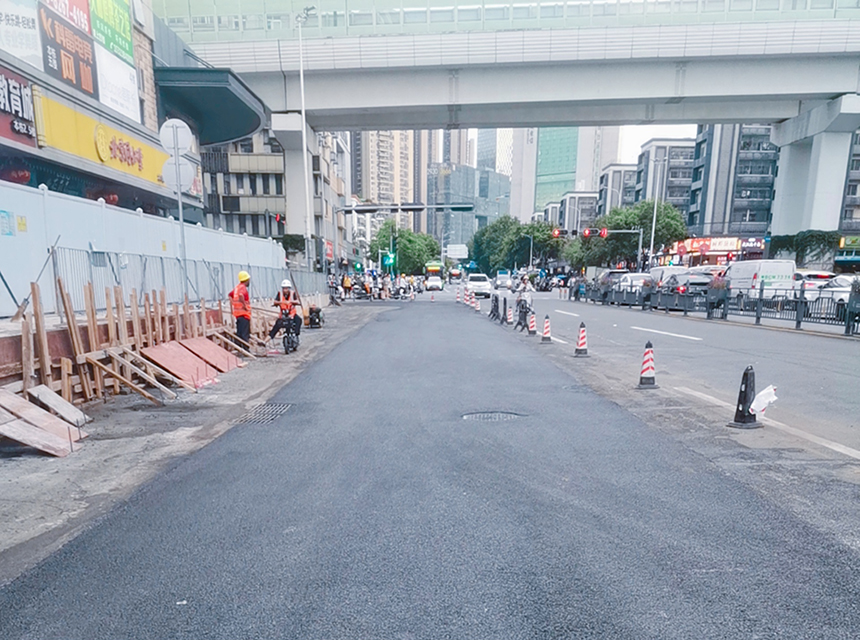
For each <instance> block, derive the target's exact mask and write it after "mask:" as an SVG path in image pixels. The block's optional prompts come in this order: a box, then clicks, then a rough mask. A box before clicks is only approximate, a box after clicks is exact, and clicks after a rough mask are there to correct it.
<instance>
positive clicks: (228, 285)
mask: <svg viewBox="0 0 860 640" xmlns="http://www.w3.org/2000/svg"><path fill="white" fill-rule="evenodd" d="M53 262H54V273H55V274H56V275H57V276H59V277H61V278H62V279H63V283H64V286H65V289H66V291H67V292H68V293H69V297H70V298H71V301H72V306H73V307H74V309H75V311H84V310H85V308H86V307H85V302H84V285H86V284H87V283H88V282H91V283H92V284H93V293H94V295H95V302H96V308H97V309H99V310H102V309H104V308H105V288H106V287H110V288H113V287H115V286H117V285H119V286H121V287H122V288H123V290H124V291H125V293H126V295H128V294H130V293H131V291H132V289H134V290H136V291H137V296H138V303H142V302H143V296H144V294H145V293H149V292H150V291H153V290H156V291H158V290H161V289H164V290H165V293H166V299H167V303H168V304H172V303H175V302H176V303H178V302H182V301H183V300H184V287H183V286H182V267H181V265H180V263H179V259H178V258H169V257H163V256H149V255H141V254H130V253H115V252H110V251H87V250H83V249H67V248H63V247H58V248H57V250H56V252H55V254H54V260H53ZM243 270H244V271H247V272H248V273H250V274H251V286H250V293H251V296H252V297H253V298H268V297H272V296H274V295H275V294H276V293H277V292H278V291H279V290H280V285H281V282H282V281H283V280H284V278H290V279H291V280H292V281H293V282H294V285H295V287H296V288H297V290H298V291H299V293H300V294H312V293H317V292H320V291H325V290H326V278H325V274H323V273H316V272H304V271H299V270H296V269H288V268H286V267H285V268H283V269H278V268H273V267H261V266H255V265H247V264H239V263H233V262H221V261H217V260H216V261H210V260H188V296H189V298H191V299H192V300H194V301H197V300H200V299H201V298H203V299H205V300H208V301H216V300H223V299H225V298H226V297H227V294H228V293H229V292H230V291H231V290H232V289H233V287H235V286H236V282H237V279H236V277H237V275H238V273H239V271H243ZM53 311H54V312H56V311H57V310H56V309H54V310H53Z"/></svg>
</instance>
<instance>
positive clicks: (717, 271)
mask: <svg viewBox="0 0 860 640" xmlns="http://www.w3.org/2000/svg"><path fill="white" fill-rule="evenodd" d="M725 270H726V266H725V265H723V264H700V265H698V266H695V267H690V268H689V269H688V271H689V272H690V273H704V274H707V275H711V276H714V277H716V276H721V275H723V272H724V271H725Z"/></svg>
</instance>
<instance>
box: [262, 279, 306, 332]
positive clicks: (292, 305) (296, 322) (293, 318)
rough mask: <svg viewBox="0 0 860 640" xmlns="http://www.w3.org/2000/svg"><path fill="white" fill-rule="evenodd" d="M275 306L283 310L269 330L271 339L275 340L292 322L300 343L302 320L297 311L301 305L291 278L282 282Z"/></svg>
mask: <svg viewBox="0 0 860 640" xmlns="http://www.w3.org/2000/svg"><path fill="white" fill-rule="evenodd" d="M272 306H273V307H279V308H280V310H281V313H280V315H279V316H278V319H277V320H275V326H273V327H272V330H271V331H269V340H274V339H275V336H276V335H278V331H280V330H281V329H284V330H286V329H287V327H288V326H289V325H290V324H292V325H293V331H294V332H295V334H296V343H297V344H298V337H299V334H300V333H301V332H302V320H301V318H300V317H299V315H298V313H297V312H296V308H297V307H301V300H299V294H298V292H297V291H296V290H295V289H293V283H292V282H290V281H289V280H284V281H283V282H281V290H280V291H278V294H277V295H276V296H275V301H274V302H273V303H272Z"/></svg>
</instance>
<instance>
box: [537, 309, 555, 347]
mask: <svg viewBox="0 0 860 640" xmlns="http://www.w3.org/2000/svg"><path fill="white" fill-rule="evenodd" d="M540 341H541V343H542V344H543V343H545V342H552V336H551V335H550V330H549V314H547V315H546V317H544V319H543V335H542V336H541V339H540Z"/></svg>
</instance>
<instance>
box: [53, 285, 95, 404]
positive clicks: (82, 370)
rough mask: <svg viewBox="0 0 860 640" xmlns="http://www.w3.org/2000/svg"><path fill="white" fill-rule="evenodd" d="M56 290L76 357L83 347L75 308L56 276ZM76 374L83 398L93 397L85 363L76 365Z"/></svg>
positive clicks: (82, 352) (80, 353) (82, 350)
mask: <svg viewBox="0 0 860 640" xmlns="http://www.w3.org/2000/svg"><path fill="white" fill-rule="evenodd" d="M57 290H58V291H59V293H60V297H62V299H63V308H64V309H65V311H66V324H67V325H68V328H69V338H70V340H71V343H72V351H73V352H74V354H75V357H76V358H77V356H79V355H83V354H84V347H83V342H82V339H81V332H80V330H79V329H78V321H77V319H76V318H75V310H74V307H72V301H71V300H70V299H69V294H68V292H67V291H66V290H65V288H64V287H63V279H62V278H57ZM78 375H80V377H81V388H82V389H83V392H84V398H85V399H86V400H91V399H92V397H93V389H92V383H91V382H90V377H89V372H88V371H87V367H86V365H82V364H79V365H78ZM47 386H49V387H50V386H51V385H50V384H49V385H47Z"/></svg>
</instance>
